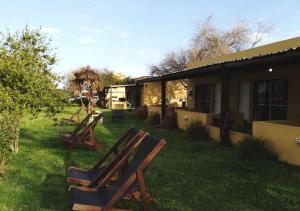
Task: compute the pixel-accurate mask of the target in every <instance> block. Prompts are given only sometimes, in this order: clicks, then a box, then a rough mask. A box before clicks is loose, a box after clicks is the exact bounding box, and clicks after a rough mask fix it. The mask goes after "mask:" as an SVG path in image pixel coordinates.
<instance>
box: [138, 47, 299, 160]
mask: <svg viewBox="0 0 300 211" xmlns="http://www.w3.org/2000/svg"><path fill="white" fill-rule="evenodd" d="M279 44H280V45H283V44H286V43H283V44H282V43H279ZM279 44H276V45H279ZM272 45H274V44H272ZM283 46H284V47H286V46H285V45H283ZM260 48H262V47H259V48H258V49H254V50H256V53H257V52H259V50H261V49H260ZM268 48H270V49H272V50H274V49H277V48H279V47H278V46H277V48H276V46H275V47H274V46H273V47H272V48H271V47H270V46H266V47H264V49H263V50H264V51H266V50H265V49H268ZM281 48H282V47H281ZM251 51H253V49H251V50H250V53H249V52H246V53H244V54H241V53H240V52H239V54H241V55H239V56H240V59H235V60H233V59H232V60H230V61H226V59H224V60H221V61H219V62H216V63H213V64H206V65H203V66H200V67H195V68H191V69H188V70H186V71H183V72H178V73H172V74H167V75H163V76H160V77H153V78H148V79H145V80H143V81H138V82H137V84H136V85H137V86H136V87H137V89H138V87H140V86H141V85H142V84H144V83H153V82H155V83H158V84H160V99H161V100H160V103H159V104H158V105H155V106H151V105H150V107H149V109H152V110H155V111H158V112H159V113H160V114H161V117H162V119H163V118H164V116H165V113H166V109H167V106H168V105H167V103H166V95H167V93H166V83H168V82H169V81H173V80H187V103H186V107H184V108H175V111H176V113H177V125H178V127H179V128H182V129H185V128H186V126H187V125H188V124H189V123H190V122H191V121H193V120H199V121H201V122H202V123H203V124H205V125H207V127H208V129H209V131H210V135H211V137H212V138H213V139H215V140H220V141H221V143H222V144H224V145H230V144H236V143H238V142H239V141H240V140H242V139H243V138H244V137H247V136H250V135H252V136H255V137H261V138H264V139H266V140H268V141H269V142H270V143H271V144H272V146H273V147H274V149H275V151H276V152H277V153H278V154H279V157H280V159H282V160H284V161H287V162H289V163H292V164H296V165H300V156H298V155H300V145H298V143H299V139H300V138H299V137H300V124H299V122H300V109H299V108H300V97H299V94H298V93H299V91H300V83H299V81H300V72H299V69H300V60H299V58H300V50H299V48H288V50H285V51H282V50H281V51H279V50H278V52H273V53H266V52H264V53H266V54H265V55H264V54H263V53H257V55H256V56H253V55H252V56H250V55H251ZM244 55H247V57H244ZM274 131H275V132H274ZM277 131H278V132H277ZM275 134H276V135H275ZM287 134H289V135H287ZM296 139H297V140H298V141H297V140H296ZM296 154H297V155H296Z"/></svg>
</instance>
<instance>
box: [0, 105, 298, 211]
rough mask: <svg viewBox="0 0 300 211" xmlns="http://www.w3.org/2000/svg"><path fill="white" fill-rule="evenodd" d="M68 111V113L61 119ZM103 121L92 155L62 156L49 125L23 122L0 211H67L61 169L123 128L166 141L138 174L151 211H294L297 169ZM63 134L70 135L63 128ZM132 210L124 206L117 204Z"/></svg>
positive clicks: (2, 183)
mask: <svg viewBox="0 0 300 211" xmlns="http://www.w3.org/2000/svg"><path fill="white" fill-rule="evenodd" d="M74 110H76V108H68V109H67V111H66V112H65V114H64V115H65V116H69V115H70V113H71V112H70V111H74ZM103 111H104V115H105V120H104V124H103V125H99V126H97V128H96V135H97V138H98V141H99V142H100V143H101V144H103V148H101V149H100V150H99V151H88V150H83V149H76V150H73V151H72V152H71V153H69V152H68V151H67V150H66V148H65V147H64V145H63V144H62V142H61V140H60V138H59V128H58V127H57V126H56V125H55V124H54V122H53V121H51V120H49V119H47V118H45V117H42V116H41V117H39V118H38V119H34V120H27V121H26V122H25V124H24V126H23V127H22V130H21V140H20V152H19V153H18V154H17V155H15V156H14V157H13V158H12V159H11V161H10V162H9V164H8V168H7V171H6V175H5V176H4V177H3V178H0V210H1V211H2V210H68V209H70V196H69V193H68V192H67V188H68V185H67V184H66V182H65V181H66V169H67V167H68V166H70V165H76V166H81V167H84V168H88V167H90V166H92V165H93V163H94V162H95V161H96V160H97V159H98V158H99V157H100V156H101V155H102V154H103V153H104V152H105V151H106V150H107V149H108V148H109V146H111V145H112V144H113V142H114V141H115V140H116V138H117V137H119V136H120V135H121V134H122V133H123V132H125V131H126V130H127V129H128V127H129V126H130V125H133V124H134V125H136V126H137V127H140V128H145V129H146V130H147V131H149V132H150V133H151V134H152V135H153V136H157V137H163V138H165V139H166V140H167V142H168V143H167V145H166V147H165V148H164V149H163V150H162V151H161V152H160V153H159V154H158V156H157V157H156V159H155V160H154V162H153V163H151V166H150V168H149V169H148V170H147V172H146V185H147V186H146V187H147V190H148V192H150V193H151V194H152V196H153V197H154V198H155V203H154V204H152V205H151V209H152V210H300V200H299V199H300V169H299V168H296V167H292V166H288V165H286V164H282V163H273V162H271V161H260V162H256V163H249V162H248V163H246V162H242V161H239V160H238V157H237V153H236V149H235V148H224V147H222V146H220V145H219V144H217V143H213V142H202V141H200V140H193V141H190V140H188V139H187V138H186V134H185V132H183V131H181V130H170V131H168V130H162V129H160V128H159V127H157V126H149V125H146V124H145V123H144V122H143V121H140V120H136V119H135V117H134V115H133V113H127V114H126V119H125V121H124V122H114V123H113V122H112V121H111V118H110V112H109V111H108V110H103ZM63 129H64V130H70V129H72V127H66V128H63ZM118 205H119V207H122V208H131V209H134V210H139V207H138V206H136V205H135V204H134V203H131V202H125V203H124V202H123V203H121V204H118Z"/></svg>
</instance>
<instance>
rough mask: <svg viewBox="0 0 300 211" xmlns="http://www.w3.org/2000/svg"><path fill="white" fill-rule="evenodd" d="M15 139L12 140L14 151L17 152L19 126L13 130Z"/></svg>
mask: <svg viewBox="0 0 300 211" xmlns="http://www.w3.org/2000/svg"><path fill="white" fill-rule="evenodd" d="M15 132H16V133H15V140H14V153H18V152H19V139H20V127H19V126H17V128H16V131H15Z"/></svg>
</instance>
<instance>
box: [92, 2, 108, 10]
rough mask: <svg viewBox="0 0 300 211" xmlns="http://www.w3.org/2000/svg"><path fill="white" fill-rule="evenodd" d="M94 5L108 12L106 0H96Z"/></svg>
mask: <svg viewBox="0 0 300 211" xmlns="http://www.w3.org/2000/svg"><path fill="white" fill-rule="evenodd" d="M92 5H94V6H96V7H98V8H100V9H101V10H107V9H108V6H107V4H106V2H105V1H104V0H95V1H93V2H92Z"/></svg>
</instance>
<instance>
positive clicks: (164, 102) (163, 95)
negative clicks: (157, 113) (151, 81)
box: [161, 79, 166, 119]
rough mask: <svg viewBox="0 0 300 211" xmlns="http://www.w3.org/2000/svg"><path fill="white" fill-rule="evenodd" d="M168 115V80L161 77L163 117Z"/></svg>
mask: <svg viewBox="0 0 300 211" xmlns="http://www.w3.org/2000/svg"><path fill="white" fill-rule="evenodd" d="M165 115H166V81H165V80H164V79H161V119H164V118H165Z"/></svg>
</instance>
